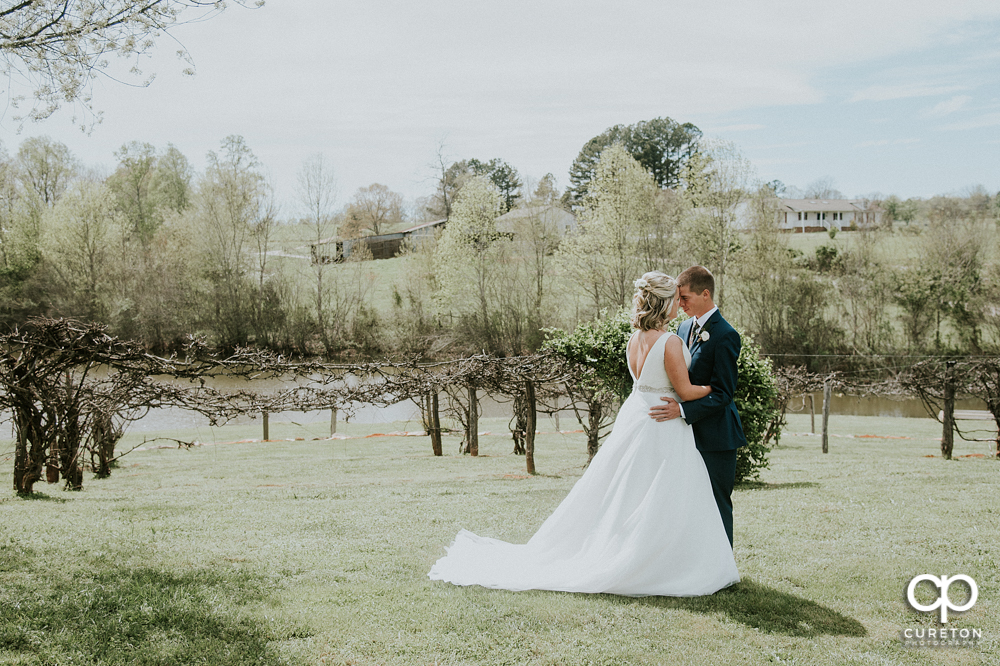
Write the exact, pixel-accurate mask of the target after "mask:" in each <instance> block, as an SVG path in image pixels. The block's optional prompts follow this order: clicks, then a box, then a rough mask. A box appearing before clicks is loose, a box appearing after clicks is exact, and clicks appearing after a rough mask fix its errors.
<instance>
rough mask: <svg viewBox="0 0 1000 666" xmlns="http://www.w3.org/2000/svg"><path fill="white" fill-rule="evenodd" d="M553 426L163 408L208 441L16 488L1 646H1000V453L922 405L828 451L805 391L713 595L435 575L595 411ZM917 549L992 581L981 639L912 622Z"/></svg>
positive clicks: (731, 655) (941, 659)
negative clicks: (191, 423)
mask: <svg viewBox="0 0 1000 666" xmlns="http://www.w3.org/2000/svg"><path fill="white" fill-rule="evenodd" d="M505 426H506V422H505V421H501V420H496V421H489V422H486V423H484V424H483V429H484V430H491V431H494V432H500V433H502V432H503V429H504V427H505ZM397 427H401V428H409V429H414V425H413V424H412V423H411V424H398V426H397ZM540 427H541V428H542V429H543V430H546V431H547V434H543V435H540V436H539V439H538V453H537V456H536V461H537V466H538V470H539V472H540V474H539V475H538V476H534V477H528V476H526V475H525V474H524V472H523V470H524V460H523V458H521V457H518V456H514V455H511V454H510V451H511V447H512V445H511V442H510V439H509V436H508V435H505V434H499V435H484V436H483V437H482V438H481V440H482V441H481V444H480V447H481V451H482V453H483V454H484V455H482V456H480V457H479V458H470V457H463V456H459V455H457V454H456V451H457V448H458V438H457V437H454V436H452V437H446V439H445V452H446V455H445V456H444V457H442V458H434V457H433V456H432V455H430V445H429V442H428V440H427V438H425V437H400V436H378V437H368V438H361V437H359V438H354V439H346V440H332V441H331V440H327V441H311V440H308V439H306V440H302V441H279V442H269V443H259V442H249V443H224V442H226V441H231V440H237V439H243V438H247V437H259V425H250V426H240V427H230V428H223V429H218V430H215V431H213V432H211V433H207V432H205V431H199V432H187V433H185V432H171V433H165V434H169V435H170V436H175V437H181V438H195V437H197V438H198V439H200V440H202V441H210V442H211V441H214V442H216V444H214V445H211V446H202V447H197V448H194V449H191V450H178V449H176V448H166V449H150V450H144V451H136V452H133V453H131V454H130V455H129V456H127V457H126V458H125V459H124V460H123V462H122V467H121V468H120V469H117V470H115V472H114V474H113V476H112V477H111V478H110V479H107V480H100V481H99V480H93V479H89V478H88V479H87V481H86V483H85V489H84V490H83V491H82V492H77V493H71V492H66V491H63V490H61V489H59V488H58V487H57V486H45V485H44V484H42V485H40V486H39V490H41V491H42V494H41V495H40V496H39V497H38V498H36V499H30V500H26V499H19V498H17V497H15V496H14V495H13V493H12V492H11V491H9V490H7V491H4V493H3V494H2V495H0V526H2V527H0V663H4V664H157V665H165V664H191V663H203V664H249V663H260V664H280V663H292V664H553V665H554V664H692V665H693V664H698V665H701V664H770V663H792V664H838V665H839V664H880V665H881V664H886V665H887V664H983V663H1000V660H998V657H997V656H996V655H997V653H998V652H1000V640H998V638H1000V605H998V602H1000V543H998V539H997V534H998V530H1000V499H998V497H1000V495H998V492H997V491H998V486H1000V483H998V479H1000V476H998V472H1000V462H998V461H995V460H991V459H989V458H985V457H959V458H957V459H956V460H953V461H945V460H943V459H941V458H940V457H939V456H938V457H933V456H934V455H935V454H936V453H937V452H938V446H939V443H938V442H937V441H936V440H935V439H934V438H935V436H938V435H939V432H940V431H939V429H938V426H937V424H936V423H934V422H932V421H929V420H925V419H885V418H875V417H842V416H835V417H833V418H832V421H831V428H832V432H833V433H835V434H837V435H840V436H839V437H834V438H832V439H831V445H830V453H829V454H826V455H823V454H822V453H820V440H819V438H818V437H815V436H810V435H794V434H791V433H804V432H805V431H807V430H808V416H805V417H803V416H798V415H793V416H792V417H791V423H790V426H789V434H786V435H785V437H783V438H782V441H781V446H780V447H779V448H777V449H775V450H774V452H773V454H772V456H771V468H770V469H768V470H765V472H764V473H763V475H762V480H761V482H760V483H757V484H750V485H747V486H744V487H741V488H739V489H738V490H737V492H736V497H735V503H736V549H735V552H736V560H737V564H738V566H739V568H740V571H741V574H742V576H743V582H741V583H740V584H739V585H737V586H735V587H733V588H730V589H728V590H724V591H721V592H719V593H717V594H716V595H713V596H711V597H705V598H694V599H671V598H645V599H633V598H622V597H615V596H610V595H577V594H564V593H553V592H519V593H512V592H505V591H495V590H486V589H482V588H475V587H473V588H459V587H454V586H451V585H448V584H444V583H440V582H431V581H429V580H428V579H427V577H426V573H427V571H428V570H429V568H430V566H431V564H432V563H433V562H434V561H435V560H436V559H437V558H438V557H440V556H441V555H442V554H443V552H444V548H443V547H444V546H445V545H447V544H448V543H449V542H450V540H451V539H452V537H453V536H454V535H455V533H456V532H457V531H458V530H459V529H460V528H467V529H471V530H473V531H475V532H477V533H479V534H483V535H489V536H493V537H498V538H502V539H507V540H511V541H524V540H526V539H527V538H528V537H529V536H530V535H531V534H532V533H533V531H534V530H535V529H536V528H537V527H538V525H539V524H540V523H541V522H542V521H543V520H544V518H545V517H546V516H547V515H548V514H549V513H550V512H551V511H552V510H553V508H554V507H555V506H556V505H557V504H558V503H559V501H560V500H561V499H562V498H563V497H564V496H565V494H566V493H567V491H568V490H569V488H570V487H571V486H572V484H573V483H574V482H575V481H576V480H577V479H578V478H579V476H580V475H581V474H582V472H583V469H582V465H583V463H584V461H585V454H584V450H585V442H584V437H583V435H582V434H578V433H576V434H554V433H552V432H551V423H550V422H547V421H544V420H543V422H542V423H541V424H540ZM563 427H566V423H565V422H564V423H563ZM381 429H382V430H383V431H384V430H385V428H381ZM340 430H341V431H345V430H346V431H347V432H348V433H349V434H354V435H361V434H367V433H371V432H372V426H365V425H358V424H346V425H345V424H341V427H340ZM271 433H272V437H276V438H278V437H308V436H310V435H312V434H315V433H312V432H311V431H309V430H304V429H302V428H299V427H297V426H293V425H284V424H272V429H271ZM850 435H877V436H879V437H849V436H850ZM889 437H892V438H889ZM129 439H130V441H131V442H132V443H135V442H137V441H139V440H138V438H137V437H130V438H129ZM128 444H129V442H126V443H125V445H126V446H127V445H128ZM9 448H10V447H9V446H7V447H5V448H4V449H2V450H3V451H9ZM987 452H988V446H987V445H986V444H983V443H961V442H960V443H959V444H958V445H957V448H956V454H957V455H958V456H968V455H969V454H972V455H973V456H975V455H977V454H984V453H987ZM3 464H4V469H3V472H4V473H3V475H0V483H3V484H4V487H5V488H9V487H10V474H9V473H10V465H11V462H10V460H9V458H8V459H6V460H5V462H4V463H3ZM669 510H670V507H664V512H667V511H669ZM921 573H933V574H936V575H941V574H950V575H953V574H957V573H965V574H967V575H970V576H972V577H973V578H975V579H976V580H977V581H978V584H979V590H980V597H979V602H978V603H977V604H976V606H975V607H974V608H973V609H972V610H970V611H968V612H967V613H965V614H962V615H953V616H952V621H951V623H950V625H949V626H954V627H958V628H961V627H967V628H968V627H976V628H980V629H982V630H983V634H984V637H983V640H982V642H981V643H980V644H979V646H978V647H963V648H949V649H936V650H934V649H928V648H903V647H902V646H901V645H900V639H899V634H900V631H901V630H902V629H904V628H906V627H933V626H935V624H934V620H933V619H932V618H931V617H930V616H929V615H925V614H918V613H916V612H914V611H912V610H910V609H909V608H908V607H907V605H906V603H905V601H904V589H905V585H906V583H907V581H908V580H909V579H910V578H911V577H913V576H914V575H917V574H921ZM957 599H958V597H957V596H956V600H957Z"/></svg>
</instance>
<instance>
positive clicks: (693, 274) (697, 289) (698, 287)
mask: <svg viewBox="0 0 1000 666" xmlns="http://www.w3.org/2000/svg"><path fill="white" fill-rule="evenodd" d="M677 286H678V287H687V288H688V291H690V292H693V293H695V294H700V293H702V292H703V291H705V290H706V289H708V294H709V296H711V297H712V298H715V278H714V277H712V273H711V272H709V270H708V269H707V268H705V267H704V266H692V267H691V268H688V269H685V270H684V271H682V272H681V274H680V275H678V276H677Z"/></svg>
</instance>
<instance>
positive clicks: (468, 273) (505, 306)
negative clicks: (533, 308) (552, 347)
mask: <svg viewBox="0 0 1000 666" xmlns="http://www.w3.org/2000/svg"><path fill="white" fill-rule="evenodd" d="M501 206H502V200H501V197H500V192H499V191H498V190H497V188H496V186H495V185H494V184H493V183H492V182H491V181H490V180H489V178H487V177H485V176H475V177H473V178H471V179H470V180H469V181H468V183H466V185H465V186H464V187H463V188H462V190H461V191H460V192H459V194H458V198H457V200H456V201H455V206H454V209H453V211H452V216H451V219H450V220H449V222H448V226H447V227H446V228H445V230H444V233H443V234H442V236H441V240H440V241H439V242H438V245H437V249H436V253H435V260H434V268H435V273H436V275H437V282H438V286H439V290H438V294H437V301H438V308H439V310H440V311H441V312H442V313H447V314H450V315H452V316H453V317H457V319H458V324H459V331H460V332H461V334H462V336H463V337H464V338H465V339H466V341H467V342H468V343H470V344H474V345H476V346H478V347H480V348H481V349H486V350H488V351H491V352H494V353H519V352H520V351H522V350H521V349H520V348H519V347H521V345H522V341H523V339H524V333H525V327H526V319H527V314H526V313H527V307H526V304H525V302H524V300H525V298H526V295H527V292H526V290H525V289H524V285H523V284H521V283H520V278H523V277H524V276H523V270H522V263H523V262H519V261H513V260H512V256H511V255H512V252H511V250H512V247H513V240H512V239H511V235H510V234H506V233H500V232H499V231H498V230H497V224H496V220H497V217H499V215H500V211H501Z"/></svg>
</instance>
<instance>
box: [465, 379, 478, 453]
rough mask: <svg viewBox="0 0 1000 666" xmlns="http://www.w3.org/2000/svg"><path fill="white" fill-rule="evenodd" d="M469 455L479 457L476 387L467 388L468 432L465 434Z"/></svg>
mask: <svg viewBox="0 0 1000 666" xmlns="http://www.w3.org/2000/svg"><path fill="white" fill-rule="evenodd" d="M465 436H466V443H467V444H468V445H469V454H470V455H473V456H478V455H479V404H478V402H477V400H476V387H474V386H470V387H469V430H468V432H466V433H465Z"/></svg>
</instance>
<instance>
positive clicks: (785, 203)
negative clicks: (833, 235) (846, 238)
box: [780, 199, 867, 213]
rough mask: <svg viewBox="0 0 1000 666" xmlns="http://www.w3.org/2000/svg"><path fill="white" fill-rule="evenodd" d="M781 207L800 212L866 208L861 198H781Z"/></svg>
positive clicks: (859, 209) (852, 210)
mask: <svg viewBox="0 0 1000 666" xmlns="http://www.w3.org/2000/svg"><path fill="white" fill-rule="evenodd" d="M780 207H782V208H784V209H787V210H789V211H791V212H793V213H799V212H821V213H823V212H854V211H863V210H866V208H867V207H866V206H865V202H864V201H863V200H861V199H781V200H780Z"/></svg>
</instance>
